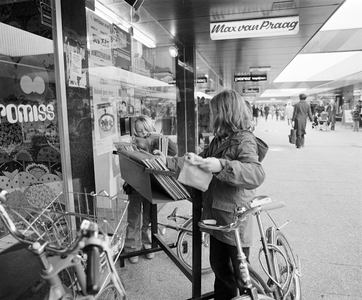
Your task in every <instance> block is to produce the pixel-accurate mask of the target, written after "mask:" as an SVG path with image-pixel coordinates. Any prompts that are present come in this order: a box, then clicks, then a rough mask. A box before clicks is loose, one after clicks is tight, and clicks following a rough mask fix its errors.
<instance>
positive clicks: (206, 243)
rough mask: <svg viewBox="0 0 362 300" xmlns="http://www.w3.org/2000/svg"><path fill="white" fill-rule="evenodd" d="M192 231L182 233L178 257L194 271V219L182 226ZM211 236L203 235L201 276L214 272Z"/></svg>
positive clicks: (178, 245)
mask: <svg viewBox="0 0 362 300" xmlns="http://www.w3.org/2000/svg"><path fill="white" fill-rule="evenodd" d="M182 227H183V228H185V229H187V230H191V232H190V231H182V232H181V234H180V236H179V238H178V241H177V256H178V257H179V258H180V259H181V261H183V262H184V263H185V265H186V266H187V267H188V268H189V270H190V271H191V270H192V218H190V219H188V220H187V221H186V222H185V223H184V224H183V226H182ZM209 248H210V235H209V234H207V233H202V240H201V274H209V273H211V272H212V269H211V266H210V260H209V255H210V254H209V253H210V249H209Z"/></svg>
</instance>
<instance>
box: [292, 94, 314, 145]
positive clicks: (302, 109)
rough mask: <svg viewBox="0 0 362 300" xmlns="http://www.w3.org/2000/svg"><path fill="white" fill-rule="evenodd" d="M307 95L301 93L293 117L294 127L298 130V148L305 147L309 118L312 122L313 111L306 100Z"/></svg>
mask: <svg viewBox="0 0 362 300" xmlns="http://www.w3.org/2000/svg"><path fill="white" fill-rule="evenodd" d="M305 99H307V95H305V94H300V95H299V100H300V101H299V102H298V103H297V104H295V105H294V112H293V117H292V122H293V127H294V129H295V130H297V141H296V143H295V145H296V146H297V148H298V149H300V148H301V147H304V135H305V134H306V133H307V132H306V131H305V129H306V127H307V118H309V120H310V121H311V122H312V111H311V109H310V105H309V104H308V103H307V102H306V101H305Z"/></svg>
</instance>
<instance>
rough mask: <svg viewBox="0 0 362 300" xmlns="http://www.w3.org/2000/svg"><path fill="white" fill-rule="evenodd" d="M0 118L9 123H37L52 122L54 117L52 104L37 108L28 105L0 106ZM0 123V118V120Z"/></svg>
mask: <svg viewBox="0 0 362 300" xmlns="http://www.w3.org/2000/svg"><path fill="white" fill-rule="evenodd" d="M0 117H6V119H7V121H8V122H9V123H12V124H13V123H24V122H38V121H45V120H49V121H51V120H53V119H54V117H55V114H54V106H53V104H47V105H45V104H40V105H39V106H36V105H30V104H26V105H25V104H20V105H18V106H16V105H15V104H9V105H6V106H4V105H2V104H0ZM0 123H1V118H0Z"/></svg>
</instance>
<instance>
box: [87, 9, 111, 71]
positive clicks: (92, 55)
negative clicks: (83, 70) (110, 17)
mask: <svg viewBox="0 0 362 300" xmlns="http://www.w3.org/2000/svg"><path fill="white" fill-rule="evenodd" d="M87 27H88V28H87V29H88V41H89V67H90V68H92V67H104V66H111V65H112V50H111V44H112V43H111V28H112V25H111V24H110V23H109V22H107V21H106V20H104V19H102V18H101V17H99V16H97V15H96V14H94V13H93V12H92V11H90V10H87Z"/></svg>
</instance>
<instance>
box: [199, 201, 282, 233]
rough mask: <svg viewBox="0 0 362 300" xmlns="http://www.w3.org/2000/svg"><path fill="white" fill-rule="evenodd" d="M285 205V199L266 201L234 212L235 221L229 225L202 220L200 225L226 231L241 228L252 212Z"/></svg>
mask: <svg viewBox="0 0 362 300" xmlns="http://www.w3.org/2000/svg"><path fill="white" fill-rule="evenodd" d="M284 206H285V203H284V201H275V202H270V203H265V204H260V205H258V206H256V207H253V208H249V209H246V210H245V208H243V209H241V210H237V211H236V212H235V214H234V222H232V223H230V224H227V225H217V224H215V225H214V224H210V223H205V222H204V221H200V222H199V227H201V228H204V229H211V230H219V231H224V232H230V231H234V230H236V229H237V228H239V227H240V226H241V224H242V223H241V221H242V220H243V219H244V218H245V217H246V216H247V215H250V214H256V213H259V212H262V211H268V210H273V209H279V208H282V207H284Z"/></svg>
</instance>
